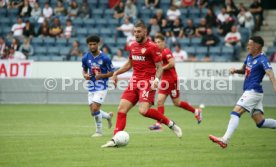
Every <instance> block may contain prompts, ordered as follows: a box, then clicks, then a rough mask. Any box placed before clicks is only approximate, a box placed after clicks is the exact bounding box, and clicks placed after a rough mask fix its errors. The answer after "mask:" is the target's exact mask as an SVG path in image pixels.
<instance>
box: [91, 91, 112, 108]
mask: <svg viewBox="0 0 276 167" xmlns="http://www.w3.org/2000/svg"><path fill="white" fill-rule="evenodd" d="M106 94H107V90H99V91H96V92H88V104H89V105H90V104H92V103H93V102H95V103H99V104H102V103H103V102H104V99H105V96H106Z"/></svg>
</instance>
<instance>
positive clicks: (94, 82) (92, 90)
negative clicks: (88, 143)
mask: <svg viewBox="0 0 276 167" xmlns="http://www.w3.org/2000/svg"><path fill="white" fill-rule="evenodd" d="M99 42H100V38H99V37H98V36H90V37H88V38H87V39H86V43H87V45H88V47H89V51H88V52H85V53H84V54H83V57H82V67H83V77H84V78H85V79H86V80H89V84H88V90H89V91H88V103H89V107H90V111H91V115H92V116H93V117H94V118H95V121H96V133H95V134H93V135H92V137H100V136H102V135H103V133H102V118H105V119H107V121H108V126H109V128H111V126H112V123H111V118H112V116H113V113H112V112H110V113H106V112H104V111H102V110H101V109H100V108H101V105H102V103H103V102H104V99H105V97H106V94H107V88H108V78H109V77H111V76H112V75H113V72H114V70H115V69H114V67H113V65H112V63H111V60H110V59H109V57H108V56H107V55H106V54H105V53H103V52H102V51H100V50H99Z"/></svg>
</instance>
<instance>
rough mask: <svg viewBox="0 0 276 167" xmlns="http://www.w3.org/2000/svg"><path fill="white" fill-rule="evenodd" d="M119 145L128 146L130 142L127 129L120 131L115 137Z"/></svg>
mask: <svg viewBox="0 0 276 167" xmlns="http://www.w3.org/2000/svg"><path fill="white" fill-rule="evenodd" d="M113 140H114V142H115V144H116V145H117V146H119V147H120V146H126V145H127V144H128V142H129V134H128V133H127V132H126V131H119V132H117V133H116V134H115V136H114V137H113Z"/></svg>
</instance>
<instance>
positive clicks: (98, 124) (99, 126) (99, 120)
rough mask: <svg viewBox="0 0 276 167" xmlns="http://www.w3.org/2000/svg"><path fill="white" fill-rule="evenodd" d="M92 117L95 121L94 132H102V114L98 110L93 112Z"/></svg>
mask: <svg viewBox="0 0 276 167" xmlns="http://www.w3.org/2000/svg"><path fill="white" fill-rule="evenodd" d="M93 117H94V119H95V121H96V133H102V114H101V112H100V111H97V112H94V113H93Z"/></svg>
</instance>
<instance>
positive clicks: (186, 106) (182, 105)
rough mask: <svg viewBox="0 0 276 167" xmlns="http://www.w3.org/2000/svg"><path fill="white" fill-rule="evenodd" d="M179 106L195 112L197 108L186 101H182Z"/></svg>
mask: <svg viewBox="0 0 276 167" xmlns="http://www.w3.org/2000/svg"><path fill="white" fill-rule="evenodd" d="M178 107H181V108H183V109H184V110H188V111H190V112H192V113H194V112H195V108H194V107H193V106H191V105H190V104H189V103H187V102H185V101H180V102H179V106H178Z"/></svg>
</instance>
